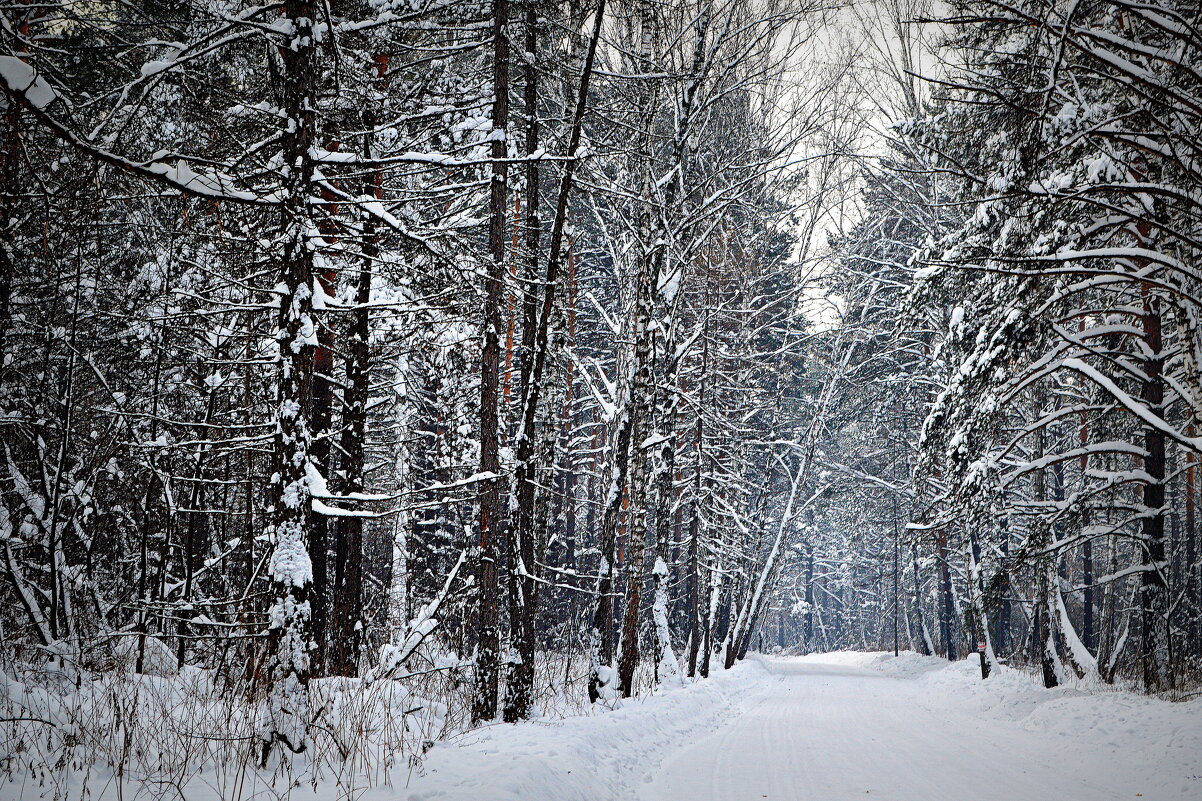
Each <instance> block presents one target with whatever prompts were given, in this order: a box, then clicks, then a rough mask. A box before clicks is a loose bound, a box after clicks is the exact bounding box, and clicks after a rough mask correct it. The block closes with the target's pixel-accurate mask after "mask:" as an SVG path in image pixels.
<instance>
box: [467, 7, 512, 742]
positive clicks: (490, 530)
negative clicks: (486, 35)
mask: <svg viewBox="0 0 1202 801" xmlns="http://www.w3.org/2000/svg"><path fill="white" fill-rule="evenodd" d="M508 23H509V2H508V0H493V20H492V35H493V54H492V55H493V105H492V128H493V135H492V144H491V156H492V158H493V162H492V181H491V184H490V197H489V209H490V215H489V225H488V252H489V255H490V257H491V260H490V262H489V266H488V278H487V281H486V282H485V298H484V325H483V328H484V346H483V349H482V352H481V356H480V472H481V473H487V474H490V475H491V476H493V477H492V478H491V479H489V480H487V481H485V482H484V483H483V487H482V489H481V490H480V540H479V564H478V581H477V590H476V591H477V594H478V598H479V602H478V609H477V615H478V617H477V626H478V636H477V643H476V696H475V699H474V701H473V703H472V720H473V721H481V720H492V719H493V718H494V717H495V716H496V714H497V694H498V679H499V676H498V658H499V651H500V644H501V640H500V629H499V625H500V621H499V617H500V615H499V612H500V610H499V606H498V597H497V596H498V594H499V590H500V585H499V582H498V565H497V560H498V558H499V557H500V549H499V547H498V545H499V543H498V538H499V537H500V536H501V534H502V531H503V522H502V514H503V511H504V510H503V509H502V500H503V499H504V497H505V496H504V481H503V479H502V477H501V443H500V421H499V414H500V402H501V398H500V370H501V341H500V335H501V328H502V326H503V325H504V319H503V316H504V307H505V198H506V189H507V183H506V182H507V180H508V167H507V165H506V163H505V158H506V156H507V155H508V153H507V134H508V130H509V34H508V31H507V30H506V28H507V26H508ZM498 133H500V134H501V135H500V136H498Z"/></svg>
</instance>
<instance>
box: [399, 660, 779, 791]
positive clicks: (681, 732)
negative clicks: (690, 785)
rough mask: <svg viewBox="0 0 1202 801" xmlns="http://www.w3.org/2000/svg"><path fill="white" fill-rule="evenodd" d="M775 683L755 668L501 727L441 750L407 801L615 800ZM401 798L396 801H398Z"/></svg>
mask: <svg viewBox="0 0 1202 801" xmlns="http://www.w3.org/2000/svg"><path fill="white" fill-rule="evenodd" d="M768 677H769V674H768V672H767V671H766V670H764V668H763V666H762V665H761V664H760V663H759V661H758V660H754V659H753V660H749V661H747V662H745V663H743V664H740V665H737V666H736V667H735V668H733V669H732V670H728V671H724V670H722V669H721V668H717V669H715V670H714V672H713V674H712V676H711V678H709V679H707V680H703V681H697V682H694V683H692V684H690V685H689V686H687V687H678V688H674V689H667V690H661V691H660V692H658V693H657V694H655V695H653V696H650V697H646V698H630V699H626V700H624V701H622V702H621V706H620V708H618V709H615V710H613V711H601V712H598V713H597V714H592V715H584V716H578V717H570V718H565V719H563V720H556V721H530V722H527V723H521V724H518V725H507V724H496V725H492V726H487V727H484V728H482V729H476V730H474V731H470V732H467V733H466V734H463V735H461V736H460V737H458V738H456V739H454V740H452V741H449V742H443V743H439V744H438V745H436V746H435V747H434V748H433V749H432V750H431V751H430V752H429V753H428V754H427V755H426V759H425V760H424V762H423V764H422V770H421V771H420V775H417V776H414V778H413V779H412V781H411V782H410V784H409V793H408V795H407V796H406V795H402V796H401V797H402V798H406V799H407V801H519V800H520V801H536V800H541V799H546V800H547V801H610V799H630V798H633V797H636V795H635V793H634V788H636V787H638V786H639V785H640V784H642V783H643V782H645V781H647V780H648V778H649V774H648V771H649V770H652V769H654V768H655V766H657V765H659V764H660V762H661V761H662V760H663V759H664V758H665V757H667V756H668V755H669V754H671V753H673V752H674V751H676V750H678V749H680V748H681V747H682V746H683V745H685V744H687V743H689V742H692V741H694V740H695V739H697V738H698V737H700V736H703V735H704V733H705V732H709V731H713V730H715V729H717V728H719V727H720V726H721V725H722V724H723V723H724V722H725V721H727V720H728V719H729V718H730V717H731V716H734V715H738V714H739V711H740V701H741V698H742V697H743V696H745V695H746V693H747V692H748V691H749V690H750V689H752V688H753V687H757V686H759V684H761V683H762V682H763V681H764V680H765V679H767V678H768ZM394 797H395V796H394Z"/></svg>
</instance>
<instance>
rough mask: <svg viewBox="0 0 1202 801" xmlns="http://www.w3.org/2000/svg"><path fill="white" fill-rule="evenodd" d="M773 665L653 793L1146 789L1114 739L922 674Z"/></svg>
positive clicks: (678, 800)
mask: <svg viewBox="0 0 1202 801" xmlns="http://www.w3.org/2000/svg"><path fill="white" fill-rule="evenodd" d="M765 667H766V668H767V669H768V671H769V672H770V673H771V674H773V680H769V681H765V682H762V683H759V684H758V685H757V686H756V688H755V689H756V691H755V694H754V696H753V697H751V698H749V699H748V700H747V703H746V706H745V709H744V711H743V712H742V714H741V715H739V716H738V717H736V718H735V719H734V720H732V721H731V722H730V723H729V724H728V725H726V726H723V727H722V728H721V729H720V730H719V731H717V732H715V733H714V734H712V735H710V736H709V737H706V738H705V739H703V740H702V741H700V742H698V743H697V744H695V745H693V746H691V747H688V748H685V749H683V750H682V751H680V752H678V753H677V754H675V755H673V756H671V757H669V758H668V759H667V760H666V761H665V762H664V764H663V765H662V766H661V767H660V768H659V769H658V770H657V771H656V772H655V773H654V774H652V782H651V786H650V787H649V788H648V792H647V793H646V794H645V795H644V798H645V799H646V801H711V799H712V801H745V800H746V801H756V799H764V798H766V799H769V800H770V801H771V799H781V800H782V801H811V800H812V801H842V800H843V799H856V798H872V799H887V800H889V801H952V800H953V799H955V800H956V801H966V800H967V799H977V800H978V801H988V800H989V799H999V801H1000V800H1001V799H1006V801H1045V800H1047V801H1050V800H1051V799H1066V801H1089V800H1091V799H1112V798H1113V799H1119V798H1136V797H1138V796H1137V795H1136V794H1137V793H1138V792H1139V789H1138V783H1131V782H1126V781H1125V780H1123V779H1122V777H1121V776H1116V775H1115V774H1116V771H1115V767H1116V766H1115V762H1114V760H1115V754H1114V753H1113V751H1112V749H1110V748H1107V747H1105V746H1102V747H1093V748H1082V747H1081V746H1080V745H1079V744H1074V746H1073V747H1072V750H1071V751H1069V750H1067V749H1066V744H1065V743H1064V742H1063V740H1062V739H1061V737H1059V736H1058V735H1055V734H1047V733H1039V732H1033V731H1030V730H1026V729H1024V728H1022V727H1021V726H1020V725H1019V724H1018V723H1016V722H1013V721H998V720H995V719H992V718H990V717H985V716H982V715H980V714H972V713H966V712H962V711H959V710H957V709H956V708H955V706H954V701H953V700H952V699H947V698H942V699H941V698H940V697H938V696H934V695H933V694H932V693H931V692H930V688H929V686H928V685H926V684H924V683H920V682H917V681H914V680H913V679H901V678H890V677H887V676H884V675H882V674H880V673H877V672H873V671H869V670H866V669H864V668H859V667H855V666H852V665H840V664H837V663H836V664H832V663H822V662H812V661H805V662H799V661H779V662H776V661H767V660H765ZM1200 757H1202V755H1200ZM1099 777H1104V778H1101V779H1099ZM1145 789H1149V788H1146V787H1145ZM1197 790H1198V793H1199V795H1197V796H1195V798H1202V783H1199V784H1198V787H1197ZM1142 797H1143V798H1145V799H1148V798H1150V797H1151V795H1150V793H1145V794H1144V795H1143V796H1142ZM1177 797H1178V798H1179V796H1177ZM1166 801H1167V799H1166Z"/></svg>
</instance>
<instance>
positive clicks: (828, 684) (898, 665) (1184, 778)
mask: <svg viewBox="0 0 1202 801" xmlns="http://www.w3.org/2000/svg"><path fill="white" fill-rule="evenodd" d="M409 791H410V792H409V795H408V801H434V800H435V799H437V800H438V801H763V799H768V800H769V801H858V799H878V800H880V801H951V799H955V801H1126V799H1132V800H1134V799H1139V801H1202V700H1197V701H1192V702H1190V703H1179V704H1171V703H1168V702H1165V701H1161V700H1157V699H1152V698H1147V697H1144V696H1140V695H1137V694H1133V693H1127V692H1116V691H1112V690H1111V691H1097V690H1095V691H1093V692H1085V691H1082V690H1078V689H1073V688H1064V687H1062V688H1059V689H1056V690H1045V689H1043V688H1042V687H1040V686H1038V685H1037V684H1036V682H1035V681H1034V679H1032V678H1031V677H1030V676H1028V675H1026V674H1023V673H1019V672H1018V671H1014V670H1007V669H1000V670H998V671H996V672H995V674H994V675H993V676H992V677H991V678H990V679H989V680H988V681H985V682H983V681H981V680H980V676H979V672H978V669H977V667H976V665H975V664H974V663H973V662H970V661H964V662H958V663H955V664H950V665H949V664H948V663H947V662H946V661H942V660H939V659H935V658H932V657H922V656H918V655H916V654H903V655H902V656H901V658H899V659H895V658H894V657H893V655H892V654H888V655H885V654H857V653H840V654H826V655H821V656H811V657H803V658H782V659H773V658H766V657H755V656H753V657H751V658H750V659H749V660H748V661H747V663H744V664H742V665H739V666H737V667H736V668H735V669H734V670H731V671H722V670H716V671H715V673H714V675H713V677H711V678H710V679H709V680H706V681H700V682H696V683H694V684H692V685H690V686H688V687H685V688H681V689H676V690H671V691H664V692H661V693H659V694H656V695H655V696H651V697H644V698H636V699H631V700H629V701H627V702H625V703H624V704H623V706H622V708H621V709H618V710H616V711H603V712H598V713H597V714H593V715H589V716H584V717H577V718H568V719H565V720H559V721H552V720H546V721H541V722H531V723H529V724H523V725H519V726H491V727H487V728H486V729H483V730H479V731H477V732H473V733H469V734H468V735H465V736H464V737H463V738H461V739H460V740H458V741H457V742H455V743H453V744H446V745H442V746H439V747H438V748H435V749H434V751H432V752H431V754H430V759H429V760H428V762H427V763H426V766H425V768H424V769H423V771H422V775H421V776H419V777H415V778H414V780H413V781H412V782H411V783H410V785H409ZM378 797H379V798H381V799H382V798H384V797H385V796H383V795H380V796H378ZM376 798H377V796H375V795H370V801H376ZM390 798H391V796H390ZM364 799H365V801H368V799H369V796H364Z"/></svg>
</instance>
